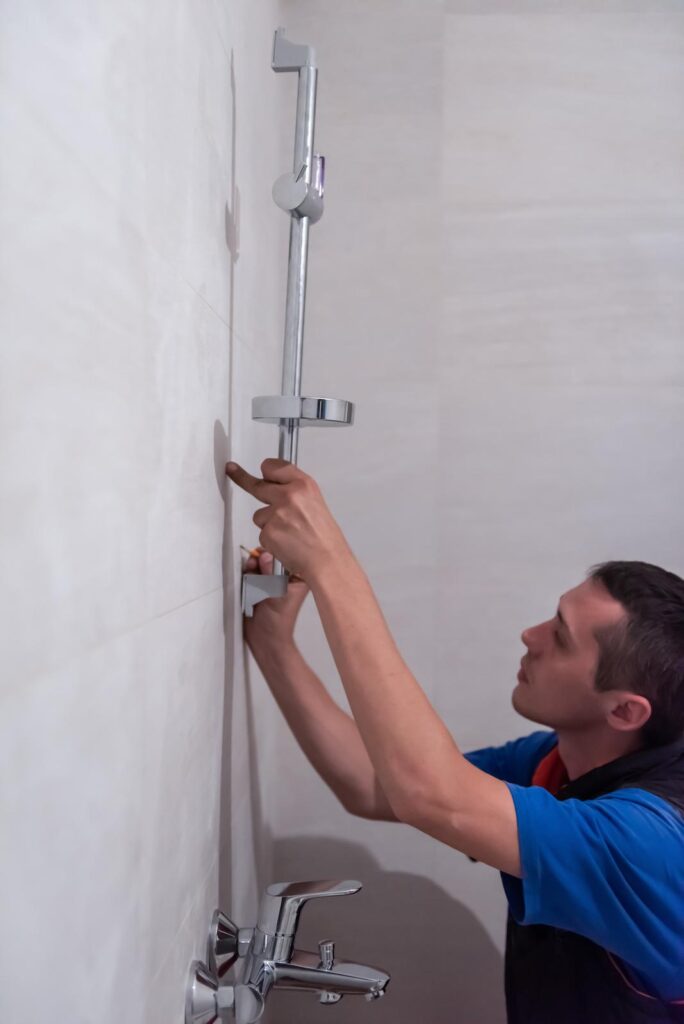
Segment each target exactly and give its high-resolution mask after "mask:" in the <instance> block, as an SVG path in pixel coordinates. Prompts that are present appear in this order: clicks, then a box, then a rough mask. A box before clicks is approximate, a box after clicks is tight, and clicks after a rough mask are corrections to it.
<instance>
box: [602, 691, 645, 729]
mask: <svg viewBox="0 0 684 1024" xmlns="http://www.w3.org/2000/svg"><path fill="white" fill-rule="evenodd" d="M605 697H606V719H607V721H608V724H609V725H610V726H612V728H613V729H617V730H618V731H620V732H634V731H636V730H637V729H642V728H643V727H644V726H645V725H646V722H647V721H648V720H649V718H650V717H651V712H652V708H651V702H650V700H649V699H648V697H642V696H641V694H640V693H630V692H629V691H628V690H606V692H605Z"/></svg>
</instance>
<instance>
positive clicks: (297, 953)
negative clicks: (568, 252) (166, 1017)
mask: <svg viewBox="0 0 684 1024" xmlns="http://www.w3.org/2000/svg"><path fill="white" fill-rule="evenodd" d="M360 888H361V883H360V882H356V881H353V880H346V881H338V880H328V879H326V880H324V881H315V882H275V883H274V884H273V885H269V886H268V888H267V889H266V891H265V892H264V894H263V897H262V900H261V906H260V908H259V917H258V921H257V926H256V928H238V927H237V926H236V925H235V924H234V923H233V922H232V921H231V920H230V918H229V917H226V915H225V914H222V913H221V912H220V911H219V910H216V911H215V912H214V916H213V919H212V923H211V928H210V931H209V961H210V964H213V965H214V966H215V970H211V969H210V968H209V967H207V966H206V965H205V964H202V963H199V962H198V961H195V962H194V963H193V964H192V967H191V972H190V978H189V980H188V987H187V995H186V1011H185V1021H186V1024H214V1022H215V1021H221V1022H224V1024H226V1022H232V1021H235V1022H236V1024H255V1022H256V1021H258V1020H259V1019H260V1017H261V1015H262V1013H263V1010H264V1006H265V1003H266V998H267V996H268V994H269V992H270V991H271V990H272V989H283V990H290V991H299V992H312V993H316V994H317V995H318V997H319V1001H320V1002H321V1003H337V1002H339V1001H340V999H341V998H342V997H343V996H346V995H363V996H365V998H366V999H368V1000H374V999H378V998H380V996H382V995H384V993H385V989H386V988H387V985H388V984H389V980H390V978H389V975H388V974H386V973H385V971H382V970H380V968H379V967H371V966H369V965H367V964H357V963H353V962H351V961H348V960H336V959H335V944H334V942H333V941H332V940H331V939H324V940H322V941H321V942H319V944H318V951H317V952H316V953H311V952H308V951H307V950H301V949H295V948H294V940H295V935H296V931H297V925H298V923H299V915H300V913H301V910H302V907H303V906H304V904H305V903H307V902H308V901H309V900H312V899H321V898H324V897H329V896H350V895H352V894H353V893H356V892H358V891H359V889H360ZM236 960H237V966H236V978H237V979H238V980H237V981H236V983H235V984H221V983H220V981H219V976H218V972H219V971H221V972H222V974H225V973H226V972H227V969H228V968H227V967H225V965H226V964H228V965H229V966H232V965H233V964H235V963H236Z"/></svg>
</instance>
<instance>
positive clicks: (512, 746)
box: [464, 730, 558, 786]
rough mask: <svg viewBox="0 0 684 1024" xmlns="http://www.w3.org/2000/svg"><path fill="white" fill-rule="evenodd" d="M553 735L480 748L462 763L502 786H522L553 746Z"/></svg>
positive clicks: (540, 734)
mask: <svg viewBox="0 0 684 1024" xmlns="http://www.w3.org/2000/svg"><path fill="white" fill-rule="evenodd" d="M557 742H558V739H557V737H556V734H555V732H545V731H541V730H540V731H538V732H533V733H530V735H529V736H521V737H520V739H517V740H509V742H508V743H504V744H503V745H502V746H500V747H482V748H481V749H479V750H472V751H470V753H468V754H465V755H464V756H465V758H466V760H468V761H470V763H471V764H473V765H475V767H476V768H480V769H481V770H482V771H483V772H487V774H488V775H493V776H494V777H495V778H497V779H501V781H502V782H513V783H516V784H517V785H520V786H526V785H528V784H529V783H530V782H531V781H532V774H533V772H534V770H535V768H536V767H537V765H538V764H539V762H540V761H541V759H542V757H544V755H545V754H547V753H548V752H549V750H551V748H552V747H554V746H555V745H556V743H557Z"/></svg>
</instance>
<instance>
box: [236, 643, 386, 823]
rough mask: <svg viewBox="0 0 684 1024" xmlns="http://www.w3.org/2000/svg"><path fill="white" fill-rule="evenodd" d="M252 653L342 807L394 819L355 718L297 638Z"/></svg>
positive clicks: (303, 747)
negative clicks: (313, 666)
mask: <svg viewBox="0 0 684 1024" xmlns="http://www.w3.org/2000/svg"><path fill="white" fill-rule="evenodd" d="M253 653H254V657H255V659H256V661H257V664H258V665H259V668H260V669H261V672H262V674H263V675H264V678H265V679H266V681H267V683H268V685H269V688H270V690H271V692H272V694H273V696H274V697H275V700H276V702H277V704H278V706H279V708H280V710H281V711H282V713H283V715H284V717H285V719H286V721H287V723H288V725H289V726H290V728H291V730H292V732H293V733H294V735H295V738H296V739H297V742H298V743H299V746H300V747H301V749H302V751H303V752H304V754H305V755H306V757H307V758H308V759H309V761H310V762H311V764H312V765H313V767H314V768H315V769H316V771H317V772H318V774H319V775H320V776H321V778H322V779H323V780H324V782H326V783H327V785H328V786H330V788H331V789H332V790H333V792H334V793H335V794H336V796H337V797H338V799H339V800H340V801H341V803H342V804H343V806H344V807H345V808H346V809H347V810H348V811H350V812H351V813H352V814H358V815H361V816H362V817H367V818H374V819H381V820H387V821H391V820H395V815H394V814H393V812H392V808H391V806H390V803H389V801H388V800H387V798H386V797H385V795H384V793H383V792H382V790H381V788H380V785H379V783H378V781H377V776H376V774H375V770H374V768H373V765H372V763H371V760H370V758H369V756H368V752H367V750H366V748H365V746H364V744H363V740H362V739H361V736H360V733H359V730H358V727H357V725H356V723H355V722H354V720H353V719H352V718H351V717H350V716H349V715H348V714H347V713H346V712H345V711H343V710H342V708H340V707H339V706H338V705H337V704H336V703H335V701H334V700H333V699H332V697H331V696H330V694H329V693H328V691H327V690H326V688H325V686H324V685H323V683H322V682H321V680H320V679H319V678H318V676H317V675H316V673H315V672H314V671H313V670H312V669H311V667H310V666H309V665H308V664H307V662H306V661H305V659H304V658H303V657H302V654H301V652H300V651H299V649H298V648H297V646H296V645H295V643H294V641H289V640H283V641H281V642H279V641H274V642H273V643H272V644H268V645H263V644H262V645H260V646H259V647H258V648H257V649H256V650H255V651H254V652H253Z"/></svg>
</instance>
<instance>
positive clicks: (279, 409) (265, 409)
mask: <svg viewBox="0 0 684 1024" xmlns="http://www.w3.org/2000/svg"><path fill="white" fill-rule="evenodd" d="M252 419H253V420H259V422H261V423H278V424H282V423H283V421H284V420H296V421H297V422H298V425H299V426H300V427H307V426H316V427H328V426H329V427H347V426H350V425H351V424H352V423H353V422H354V405H353V403H352V402H347V401H345V399H343V398H301V397H300V396H298V395H258V396H257V397H256V398H253V399H252Z"/></svg>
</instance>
